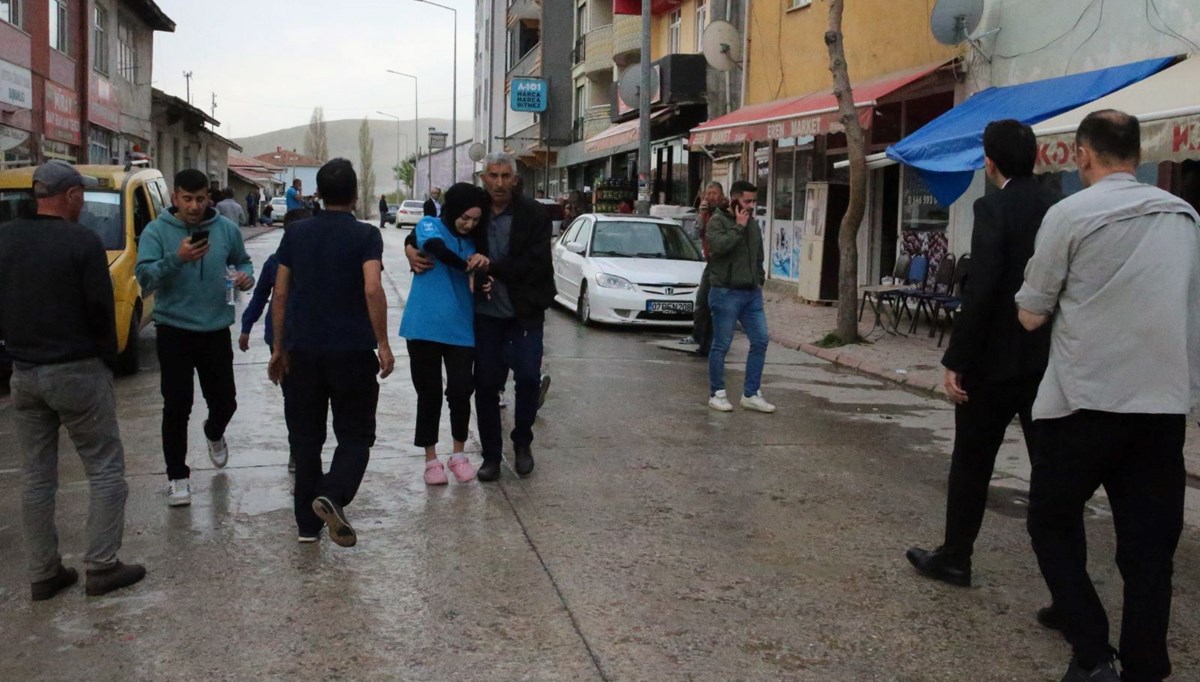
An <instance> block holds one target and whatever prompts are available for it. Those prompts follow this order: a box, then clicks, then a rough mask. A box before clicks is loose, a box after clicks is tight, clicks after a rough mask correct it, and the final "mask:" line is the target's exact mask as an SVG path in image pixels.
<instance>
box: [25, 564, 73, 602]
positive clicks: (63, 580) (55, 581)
mask: <svg viewBox="0 0 1200 682" xmlns="http://www.w3.org/2000/svg"><path fill="white" fill-rule="evenodd" d="M77 582H79V571H76V570H75V569H73V568H67V567H66V566H63V565H62V563H61V562H60V563H59V564H58V572H57V573H55V574H54V577H53V578H46V579H45V580H39V581H37V582H36V583H30V593H31V596H32V597H33V600H34V601H45V600H47V599H49V598H51V597H53V596H54V595H56V594H58V593H59V592H62V591H63V590H65V589H67V588H68V587H70V586H72V585H74V584H75V583H77Z"/></svg>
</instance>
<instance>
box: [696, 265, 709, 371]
mask: <svg viewBox="0 0 1200 682" xmlns="http://www.w3.org/2000/svg"><path fill="white" fill-rule="evenodd" d="M709 288H710V287H709V280H708V266H705V267H704V274H703V275H701V276H700V288H699V289H698V290H696V307H695V308H694V309H693V314H692V338H693V339H696V343H698V344H700V348H699V349H697V351H696V352H697V353H699V354H702V355H708V351H709V349H710V348H712V310H711V309H710V308H709V307H708V291H709Z"/></svg>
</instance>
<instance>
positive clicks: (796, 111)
mask: <svg viewBox="0 0 1200 682" xmlns="http://www.w3.org/2000/svg"><path fill="white" fill-rule="evenodd" d="M943 65H945V62H938V63H936V64H927V65H925V66H919V67H916V68H913V69H907V70H905V71H898V72H895V73H890V74H888V75H886V76H881V77H879V78H875V79H873V80H869V81H866V82H865V83H854V84H853V85H852V89H853V90H854V106H855V107H856V108H857V109H858V121H859V123H861V124H862V126H863V127H864V128H870V127H871V122H872V119H873V118H874V114H875V105H876V104H878V101H879V100H880V99H881V98H883V97H886V96H887V95H890V94H891V93H893V92H896V91H897V90H899V89H900V88H903V87H904V86H906V85H909V84H911V83H914V82H916V81H918V80H920V79H922V78H924V77H925V76H928V75H929V74H931V73H933V72H934V71H936V70H937V69H939V68H941V67H942V66H943ZM840 117H841V115H840V114H839V113H838V103H837V98H835V97H834V96H833V92H832V91H831V90H821V91H818V92H814V93H811V94H808V95H804V96H802V97H792V98H789V99H780V100H775V101H774V102H765V103H763V104H752V105H750V106H746V107H742V108H741V109H738V110H737V111H734V112H731V113H728V114H726V115H724V116H721V117H720V118H715V119H713V120H711V121H706V122H704V123H701V124H700V125H698V126H696V127H695V128H692V136H691V140H690V144H691V145H692V146H708V145H718V144H740V143H742V142H751V141H764V140H778V139H780V138H785V137H812V136H816V135H825V134H828V133H838V132H841V131H842V125H841V123H840V122H839V121H838V119H839V118H840Z"/></svg>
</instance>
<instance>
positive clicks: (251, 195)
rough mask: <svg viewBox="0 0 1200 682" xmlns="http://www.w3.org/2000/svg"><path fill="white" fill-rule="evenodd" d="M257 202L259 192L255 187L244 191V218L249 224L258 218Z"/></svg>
mask: <svg viewBox="0 0 1200 682" xmlns="http://www.w3.org/2000/svg"><path fill="white" fill-rule="evenodd" d="M258 202H259V194H258V188H257V187H255V188H253V189H251V190H250V191H249V192H246V220H247V221H249V224H251V225H253V224H254V223H255V222H257V221H258V220H259V212H258Z"/></svg>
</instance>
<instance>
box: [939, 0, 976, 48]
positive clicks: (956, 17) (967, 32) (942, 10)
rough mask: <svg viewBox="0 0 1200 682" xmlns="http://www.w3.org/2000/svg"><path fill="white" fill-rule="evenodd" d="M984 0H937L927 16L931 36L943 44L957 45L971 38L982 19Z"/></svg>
mask: <svg viewBox="0 0 1200 682" xmlns="http://www.w3.org/2000/svg"><path fill="white" fill-rule="evenodd" d="M983 3H984V0H938V3H937V4H936V5H934V7H933V15H932V16H931V17H930V18H929V29H930V30H931V31H933V37H934V38H936V39H937V41H938V42H939V43H941V44H943V45H959V44H961V43H963V42H964V41H967V40H969V39H970V38H971V34H972V33H974V32H975V29H976V28H978V27H979V21H980V20H981V19H983Z"/></svg>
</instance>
